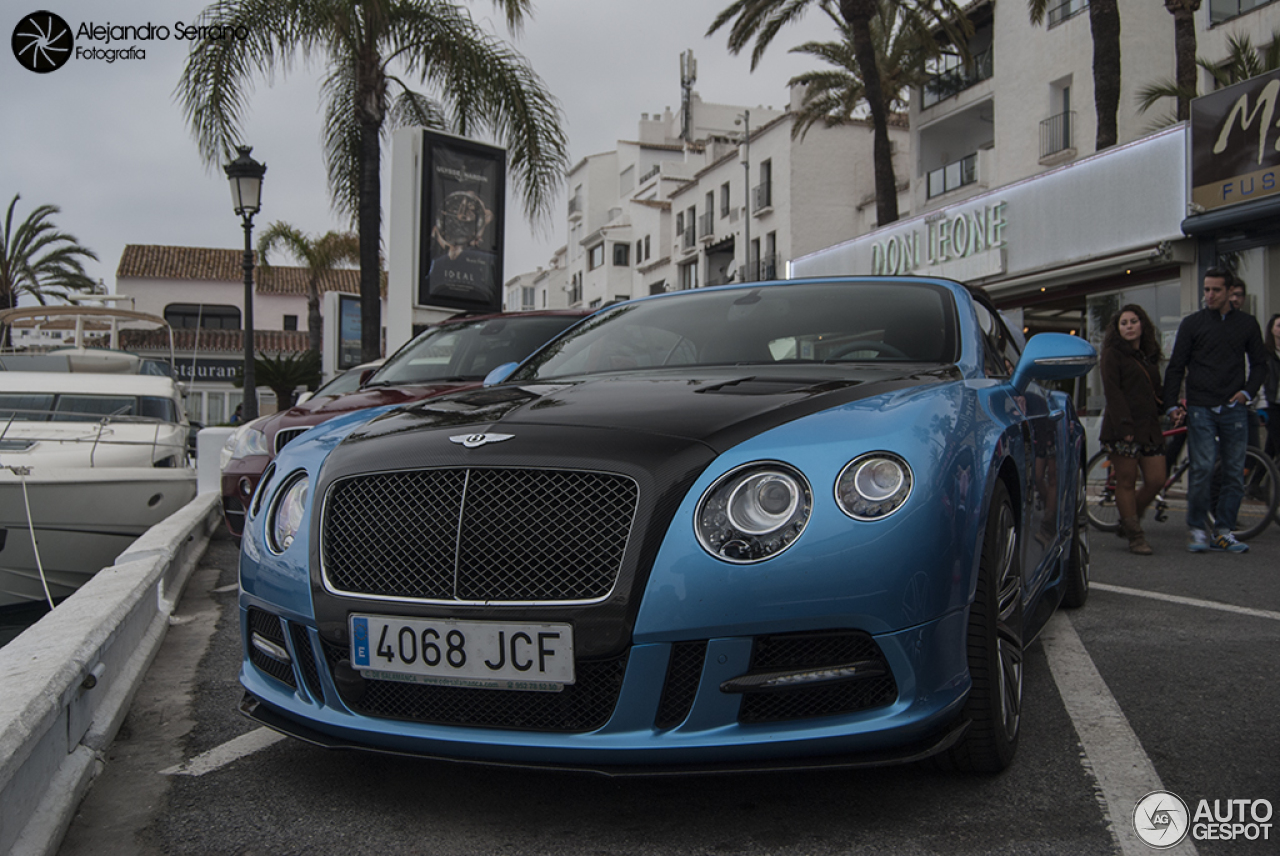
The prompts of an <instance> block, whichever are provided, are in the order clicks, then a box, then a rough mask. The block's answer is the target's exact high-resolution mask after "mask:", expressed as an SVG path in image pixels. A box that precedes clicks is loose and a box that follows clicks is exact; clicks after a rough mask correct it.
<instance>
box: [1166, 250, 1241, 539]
mask: <svg viewBox="0 0 1280 856" xmlns="http://www.w3.org/2000/svg"><path fill="white" fill-rule="evenodd" d="M1231 280H1232V276H1231V273H1230V272H1229V271H1227V270H1225V269H1224V268H1217V267H1214V268H1209V270H1207V271H1205V274H1204V309H1201V310H1200V311H1199V312H1193V313H1192V314H1190V315H1188V316H1187V317H1186V318H1183V319H1182V323H1181V324H1180V325H1179V326H1178V336H1177V338H1176V339H1175V340H1174V343H1173V355H1172V356H1171V357H1170V358H1169V367H1168V368H1167V369H1166V370H1165V375H1164V401H1165V403H1166V404H1167V405H1168V404H1171V403H1172V404H1173V406H1170V407H1169V412H1170V413H1171V414H1172V415H1173V417H1174V421H1175V423H1178V424H1180V423H1181V422H1182V420H1183V419H1184V418H1185V419H1186V422H1187V450H1188V453H1189V454H1190V456H1191V470H1190V475H1189V481H1188V485H1187V526H1188V528H1190V530H1191V534H1190V540H1189V541H1188V542H1187V549H1188V550H1190V551H1191V552H1193V553H1202V552H1205V551H1206V550H1220V551H1227V552H1231V553H1243V552H1245V551H1246V550H1248V549H1249V545H1247V544H1243V543H1241V542H1240V541H1237V540H1236V538H1235V536H1234V535H1232V534H1231V530H1232V529H1234V528H1235V524H1236V515H1237V513H1239V511H1240V500H1241V499H1242V498H1243V497H1244V453H1245V446H1246V445H1247V442H1248V430H1249V428H1248V422H1249V408H1248V404H1249V401H1250V400H1251V399H1252V398H1253V396H1255V395H1257V394H1258V388H1259V387H1260V386H1261V385H1262V379H1263V376H1264V374H1265V371H1266V368H1265V366H1266V362H1265V359H1266V353H1265V351H1264V350H1263V347H1262V333H1261V331H1260V330H1259V329H1258V322H1257V321H1256V320H1255V319H1254V317H1253V316H1252V315H1249V314H1247V313H1245V312H1241V311H1238V310H1236V309H1233V308H1232V306H1231V303H1230V301H1229V300H1228V292H1227V288H1228V285H1229V284H1230V282H1231ZM1246 357H1247V358H1248V362H1249V374H1248V377H1247V378H1246V377H1245V370H1244V369H1245V358H1246ZM1184 376H1185V378H1186V399H1187V404H1186V407H1185V408H1183V407H1182V406H1181V405H1179V404H1176V402H1177V401H1178V392H1179V389H1180V388H1181V387H1182V382H1183V378H1184ZM1219 457H1221V458H1222V476H1221V482H1222V486H1221V489H1220V491H1219V493H1218V504H1217V507H1216V508H1215V509H1214V510H1213V519H1214V522H1215V523H1214V530H1215V531H1212V532H1210V531H1208V526H1207V523H1208V513H1209V494H1210V484H1211V482H1212V479H1213V468H1214V464H1215V462H1216V460H1217V458H1219Z"/></svg>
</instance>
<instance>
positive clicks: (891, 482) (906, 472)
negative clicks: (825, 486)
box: [836, 452, 914, 520]
mask: <svg viewBox="0 0 1280 856" xmlns="http://www.w3.org/2000/svg"><path fill="white" fill-rule="evenodd" d="M913 481H914V479H913V478H912V475H911V467H910V466H908V465H907V462H906V461H904V460H903V459H902V458H900V457H898V456H897V455H894V454H892V453H890V452H872V453H870V454H867V455H862V456H861V457H858V458H855V459H854V460H852V461H850V462H849V463H848V464H846V465H845V468H844V469H843V470H841V471H840V477H839V478H837V479H836V504H837V505H839V506H840V510H841V511H843V512H844V513H845V514H847V515H849V516H850V517H852V518H853V519H854V520H879V519H881V518H883V517H888V516H889V515H890V514H893V512H895V511H897V510H898V509H899V508H901V507H902V504H903V503H905V502H906V501H907V497H908V496H910V495H911V486H912V484H913Z"/></svg>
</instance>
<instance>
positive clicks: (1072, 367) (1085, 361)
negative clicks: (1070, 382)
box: [1009, 333, 1098, 395]
mask: <svg viewBox="0 0 1280 856" xmlns="http://www.w3.org/2000/svg"><path fill="white" fill-rule="evenodd" d="M1097 362H1098V352H1097V351H1096V350H1094V347H1093V345H1090V344H1089V343H1088V342H1086V341H1085V340H1084V339H1081V338H1080V337H1079V336H1070V335H1067V334H1066V333H1037V334H1036V335H1034V336H1032V337H1031V341H1030V342H1027V347H1026V350H1024V351H1023V352H1022V358H1021V359H1019V360H1018V365H1017V367H1016V368H1015V369H1014V370H1013V377H1012V378H1010V380H1009V383H1010V384H1011V385H1012V386H1013V388H1014V390H1015V391H1016V392H1017V393H1018V394H1019V395H1020V394H1022V393H1023V392H1026V389H1027V385H1028V384H1030V383H1031V381H1032V380H1041V381H1043V380H1063V379H1065V378H1072V377H1080V376H1081V375H1084V374H1088V372H1089V369H1091V368H1093V367H1094V365H1095V364H1096V363H1097Z"/></svg>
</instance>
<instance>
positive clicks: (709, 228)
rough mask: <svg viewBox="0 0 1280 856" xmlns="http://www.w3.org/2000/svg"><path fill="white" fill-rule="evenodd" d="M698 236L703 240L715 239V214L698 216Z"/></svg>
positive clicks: (708, 213) (709, 213)
mask: <svg viewBox="0 0 1280 856" xmlns="http://www.w3.org/2000/svg"><path fill="white" fill-rule="evenodd" d="M698 234H699V235H701V236H702V237H703V238H714V237H715V234H716V216H715V212H713V211H708V212H706V213H705V214H699V215H698Z"/></svg>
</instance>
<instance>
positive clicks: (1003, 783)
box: [60, 520, 1280, 856]
mask: <svg viewBox="0 0 1280 856" xmlns="http://www.w3.org/2000/svg"><path fill="white" fill-rule="evenodd" d="M1093 535H1094V537H1093V556H1094V559H1093V579H1094V583H1095V588H1094V590H1093V592H1092V594H1091V596H1090V600H1089V603H1088V604H1087V605H1086V606H1085V607H1084V608H1083V609H1081V610H1076V611H1073V612H1071V613H1069V614H1060V616H1059V617H1058V618H1056V619H1055V624H1054V625H1052V627H1053V632H1052V633H1048V632H1047V633H1046V635H1045V637H1043V638H1042V639H1041V640H1040V641H1038V642H1037V643H1035V644H1034V645H1033V646H1032V647H1031V648H1030V649H1029V650H1028V653H1027V667H1026V685H1025V691H1024V722H1023V731H1022V738H1021V745H1020V748H1019V753H1018V757H1017V759H1016V760H1015V762H1014V765H1013V767H1012V768H1011V769H1009V770H1008V771H1006V772H1005V773H1003V774H1001V775H999V776H995V777H972V776H956V775H948V774H943V773H939V772H936V771H935V770H934V769H933V768H932V767H930V766H926V765H917V766H908V767H896V768H887V769H878V770H870V771H821V772H813V771H811V772H799V773H775V774H751V775H733V776H717V777H691V778H677V779H670V778H668V779H604V778H600V777H597V776H590V775H585V774H570V773H548V772H535V771H528V770H512V769H501V768H485V767H473V766H467V765H458V764H448V763H443V762H427V761H419V760H414V759H404V758H393V757H385V756H379V755H372V754H363V753H350V752H330V751H325V750H322V749H317V748H313V747H311V746H308V745H304V744H302V743H299V742H296V741H293V740H289V739H278V740H277V739H275V737H276V735H274V734H273V733H272V732H269V731H265V730H264V731H258V730H257V728H256V726H255V725H254V724H253V723H251V722H249V721H248V720H246V719H244V718H242V717H241V716H240V715H239V714H238V713H237V711H236V707H237V704H238V702H239V700H240V697H241V691H240V688H239V684H238V683H237V680H236V674H237V670H238V667H239V661H240V652H239V648H238V641H237V640H238V636H237V628H236V612H235V597H236V595H235V583H236V576H235V558H236V554H235V548H234V545H233V543H232V542H230V541H229V540H228V539H227V538H226V536H225V535H219V536H215V540H214V541H213V542H212V543H211V545H210V548H209V551H208V553H207V555H206V557H205V560H204V563H203V565H202V567H201V569H200V570H199V571H198V572H197V575H196V576H195V577H194V578H193V580H192V582H191V584H190V585H189V586H188V590H187V595H186V597H185V598H184V600H183V603H182V604H181V606H180V608H179V611H178V615H179V618H178V619H177V620H176V621H175V624H174V626H173V627H172V628H171V630H170V633H169V636H168V638H167V639H166V642H165V647H164V649H163V650H162V652H161V654H160V656H159V658H158V659H157V661H156V664H155V665H154V666H153V667H152V669H151V671H150V672H149V673H148V677H147V681H146V683H145V684H144V686H143V687H142V688H141V690H140V691H139V694H138V697H137V699H136V701H135V703H134V706H133V708H132V709H131V711H130V714H129V716H128V717H127V719H126V722H125V725H124V728H123V729H122V731H121V733H120V735H119V737H118V738H117V740H116V742H115V744H114V745H113V747H112V749H111V751H110V757H109V760H108V765H107V768H106V770H105V772H104V773H103V774H102V775H101V776H100V777H99V778H98V779H97V780H96V781H95V784H94V787H93V788H92V790H91V791H90V793H89V796H88V797H86V799H85V801H84V803H83V805H82V807H81V810H80V812H79V814H78V815H77V817H76V820H75V822H74V824H73V826H72V828H71V830H70V831H69V833H68V835H67V838H66V840H65V841H64V844H63V846H62V848H61V850H60V853H61V854H62V856H80V854H94V856H100V854H161V853H163V854H243V856H254V854H294V853H297V854H303V853H305V854H341V855H342V856H351V854H374V853H378V854H385V853H420V854H543V853H546V854H553V853H554V854H582V855H583V856H588V854H590V856H597V854H623V853H645V854H862V853H866V854H872V853H874V854H930V853H945V854H984V856H985V854H1002V853H1008V854H1041V853H1044V854H1072V856H1088V854H1116V853H1123V854H1126V856H1127V854H1134V853H1144V852H1156V851H1151V850H1148V849H1147V848H1146V845H1144V844H1141V843H1140V842H1137V839H1136V837H1135V832H1134V829H1133V822H1132V815H1133V811H1134V803H1135V801H1136V800H1135V797H1134V796H1133V793H1135V789H1138V790H1142V789H1144V788H1148V787H1149V786H1150V784H1151V783H1153V782H1154V783H1156V784H1157V785H1163V787H1164V788H1165V789H1167V790H1169V791H1172V792H1173V793H1175V794H1177V795H1179V796H1180V797H1181V798H1182V799H1183V800H1184V801H1186V803H1187V804H1188V806H1189V807H1190V810H1191V811H1192V812H1193V813H1194V812H1195V811H1196V809H1197V807H1198V805H1199V801H1200V800H1202V799H1203V800H1207V801H1208V803H1207V806H1209V807H1212V806H1213V805H1214V801H1215V800H1217V801H1218V807H1219V810H1220V811H1225V810H1226V808H1227V806H1226V803H1225V801H1226V800H1233V799H1234V800H1249V801H1253V800H1260V799H1266V800H1268V801H1269V803H1270V806H1280V772H1278V771H1280V718H1278V717H1277V716H1276V711H1277V710H1280V682H1278V681H1277V680H1276V656H1277V653H1278V652H1280V528H1277V527H1275V526H1272V527H1271V528H1270V529H1269V530H1268V531H1266V532H1265V533H1263V534H1262V535H1261V536H1259V537H1258V538H1257V539H1255V540H1254V542H1253V544H1252V547H1253V549H1252V551H1251V552H1250V553H1248V554H1245V555H1225V554H1207V555H1191V554H1188V553H1186V552H1185V550H1184V548H1183V537H1184V530H1183V528H1182V526H1181V525H1180V524H1179V523H1176V522H1175V521H1174V520H1170V521H1169V522H1167V523H1163V524H1158V523H1153V524H1151V525H1150V526H1149V527H1148V535H1149V539H1150V541H1151V543H1152V545H1153V546H1154V548H1155V550H1156V555H1155V556H1152V557H1137V556H1132V555H1130V554H1129V553H1128V552H1127V550H1125V547H1124V543H1123V542H1121V541H1120V540H1119V539H1117V538H1115V537H1114V536H1112V535H1104V534H1101V533H1093ZM161 771H168V773H167V774H166V773H162V772H161ZM175 771H176V772H177V774H174V773H175ZM1237 805H1238V804H1237ZM1261 807H1262V804H1261V803H1257V804H1253V803H1250V804H1249V808H1250V809H1256V810H1259V811H1260V810H1261ZM1268 822H1269V823H1270V824H1271V828H1270V829H1269V830H1268V834H1269V838H1268V840H1265V841H1264V840H1255V841H1249V840H1244V839H1235V840H1225V841H1224V840H1207V839H1204V838H1203V836H1201V840H1196V841H1190V840H1189V841H1188V842H1186V843H1184V844H1183V845H1181V846H1180V847H1179V848H1178V849H1175V850H1173V851H1170V852H1175V853H1191V852H1199V853H1201V854H1222V856H1236V854H1254V853H1280V843H1277V839H1280V834H1278V833H1280V818H1275V817H1272V818H1269V819H1268ZM1216 829H1218V828H1217V827H1215V830H1216ZM1202 831H1204V830H1202ZM1253 832H1254V833H1255V834H1261V829H1260V828H1256V829H1255V830H1253Z"/></svg>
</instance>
